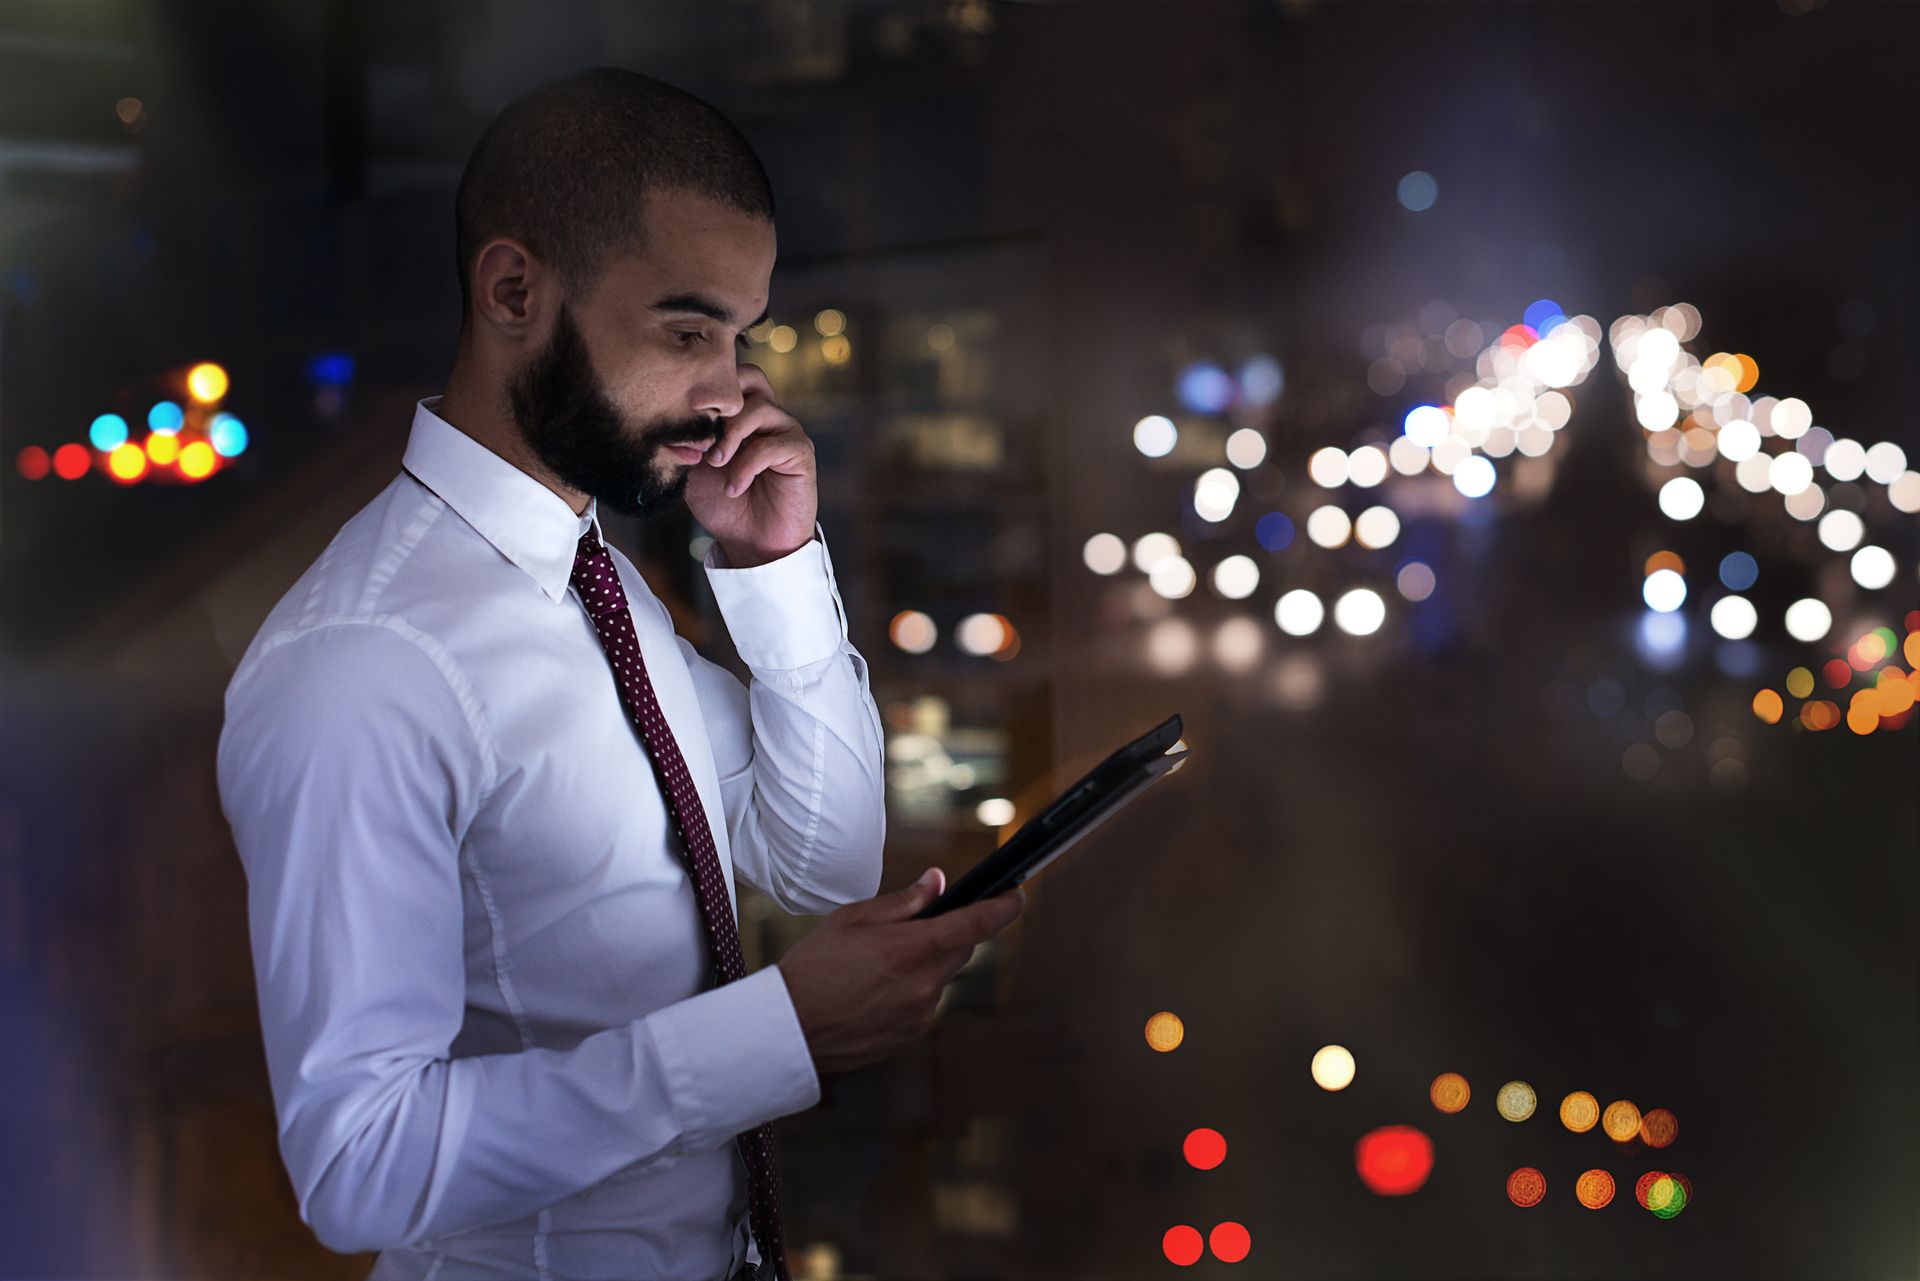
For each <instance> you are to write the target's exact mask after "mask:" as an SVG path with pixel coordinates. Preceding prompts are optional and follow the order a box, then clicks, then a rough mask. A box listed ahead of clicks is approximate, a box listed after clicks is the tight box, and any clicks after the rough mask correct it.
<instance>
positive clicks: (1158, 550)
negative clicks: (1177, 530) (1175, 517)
mask: <svg viewBox="0 0 1920 1281" xmlns="http://www.w3.org/2000/svg"><path fill="white" fill-rule="evenodd" d="M1179 554H1180V541H1179V540H1178V539H1177V538H1175V537H1174V536H1173V535H1172V534H1162V533H1152V534H1142V535H1140V537H1138V538H1136V539H1134V540H1133V567H1134V568H1135V569H1137V570H1139V571H1140V572H1141V573H1143V574H1151V573H1152V572H1153V567H1154V566H1155V565H1157V564H1159V563H1160V562H1161V561H1163V560H1165V559H1166V558H1167V557H1169V556H1178V555H1179Z"/></svg>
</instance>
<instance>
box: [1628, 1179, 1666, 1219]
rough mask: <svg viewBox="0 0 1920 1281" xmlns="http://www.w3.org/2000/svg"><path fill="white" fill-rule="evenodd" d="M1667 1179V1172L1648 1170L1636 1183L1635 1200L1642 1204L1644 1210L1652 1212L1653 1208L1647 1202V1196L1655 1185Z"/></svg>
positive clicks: (1634, 1186) (1634, 1187) (1634, 1185)
mask: <svg viewBox="0 0 1920 1281" xmlns="http://www.w3.org/2000/svg"><path fill="white" fill-rule="evenodd" d="M1666 1177H1667V1172H1666V1171H1665V1170H1648V1171H1647V1172H1646V1173H1645V1174H1643V1175H1641V1176H1640V1177H1639V1178H1638V1179H1636V1180H1635V1181H1634V1184H1633V1199H1634V1200H1636V1201H1638V1202H1639V1203H1640V1208H1641V1209H1642V1210H1651V1209H1652V1208H1653V1207H1652V1206H1651V1205H1649V1204H1648V1202H1647V1194H1648V1193H1650V1192H1652V1191H1653V1185H1654V1184H1656V1183H1658V1182H1659V1181H1660V1180H1662V1179H1664V1178H1666Z"/></svg>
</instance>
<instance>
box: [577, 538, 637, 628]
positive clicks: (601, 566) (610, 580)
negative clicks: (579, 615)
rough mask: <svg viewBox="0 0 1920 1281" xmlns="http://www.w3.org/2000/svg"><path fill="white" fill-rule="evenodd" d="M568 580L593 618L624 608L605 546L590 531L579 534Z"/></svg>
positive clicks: (616, 577)
mask: <svg viewBox="0 0 1920 1281" xmlns="http://www.w3.org/2000/svg"><path fill="white" fill-rule="evenodd" d="M569 581H571V582H572V583H573V586H574V588H575V589H576V590H578V591H579V593H580V599H581V600H583V601H585V602H586V606H587V612H588V613H589V614H592V615H594V616H595V617H599V616H600V615H602V614H610V613H613V612H616V611H618V610H621V609H624V608H626V604H627V596H626V593H625V592H624V591H622V590H621V589H620V575H619V574H618V573H617V572H616V571H615V569H614V567H613V557H612V556H610V555H608V554H607V548H606V544H604V543H602V542H601V541H600V540H599V539H598V538H595V537H594V536H593V531H592V530H591V529H589V530H588V531H587V532H586V533H584V534H582V535H580V545H579V546H578V547H577V548H576V549H575V550H574V553H573V574H572V576H571V578H570V580H569Z"/></svg>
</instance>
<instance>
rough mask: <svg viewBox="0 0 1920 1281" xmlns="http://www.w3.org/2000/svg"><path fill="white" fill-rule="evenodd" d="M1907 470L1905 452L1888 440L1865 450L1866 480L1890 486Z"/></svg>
mask: <svg viewBox="0 0 1920 1281" xmlns="http://www.w3.org/2000/svg"><path fill="white" fill-rule="evenodd" d="M1906 469H1907V451H1906V450H1904V449H1902V448H1900V446H1898V445H1896V444H1894V443H1893V442H1892V441H1890V440H1883V441H1881V442H1880V443H1879V444H1877V445H1875V446H1873V447H1872V448H1871V449H1869V450H1867V479H1868V480H1874V481H1878V482H1880V483H1881V484H1882V485H1891V484H1892V483H1893V482H1894V481H1896V480H1898V479H1900V473H1901V472H1903V471H1905V470H1906Z"/></svg>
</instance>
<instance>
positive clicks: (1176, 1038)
mask: <svg viewBox="0 0 1920 1281" xmlns="http://www.w3.org/2000/svg"><path fill="white" fill-rule="evenodd" d="M1186 1039H1187V1025H1186V1024H1185V1023H1182V1022H1181V1021H1180V1016H1179V1015H1178V1014H1175V1013H1174V1012H1173V1011H1171V1010H1159V1011H1156V1012H1155V1013H1154V1014H1153V1015H1152V1016H1150V1017H1149V1018H1148V1019H1147V1044H1148V1045H1150V1046H1152V1047H1153V1048H1154V1049H1155V1050H1156V1051H1158V1052H1159V1053H1161V1054H1170V1053H1172V1052H1173V1051H1174V1050H1177V1049H1179V1048H1180V1042H1182V1041H1184V1040H1186Z"/></svg>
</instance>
